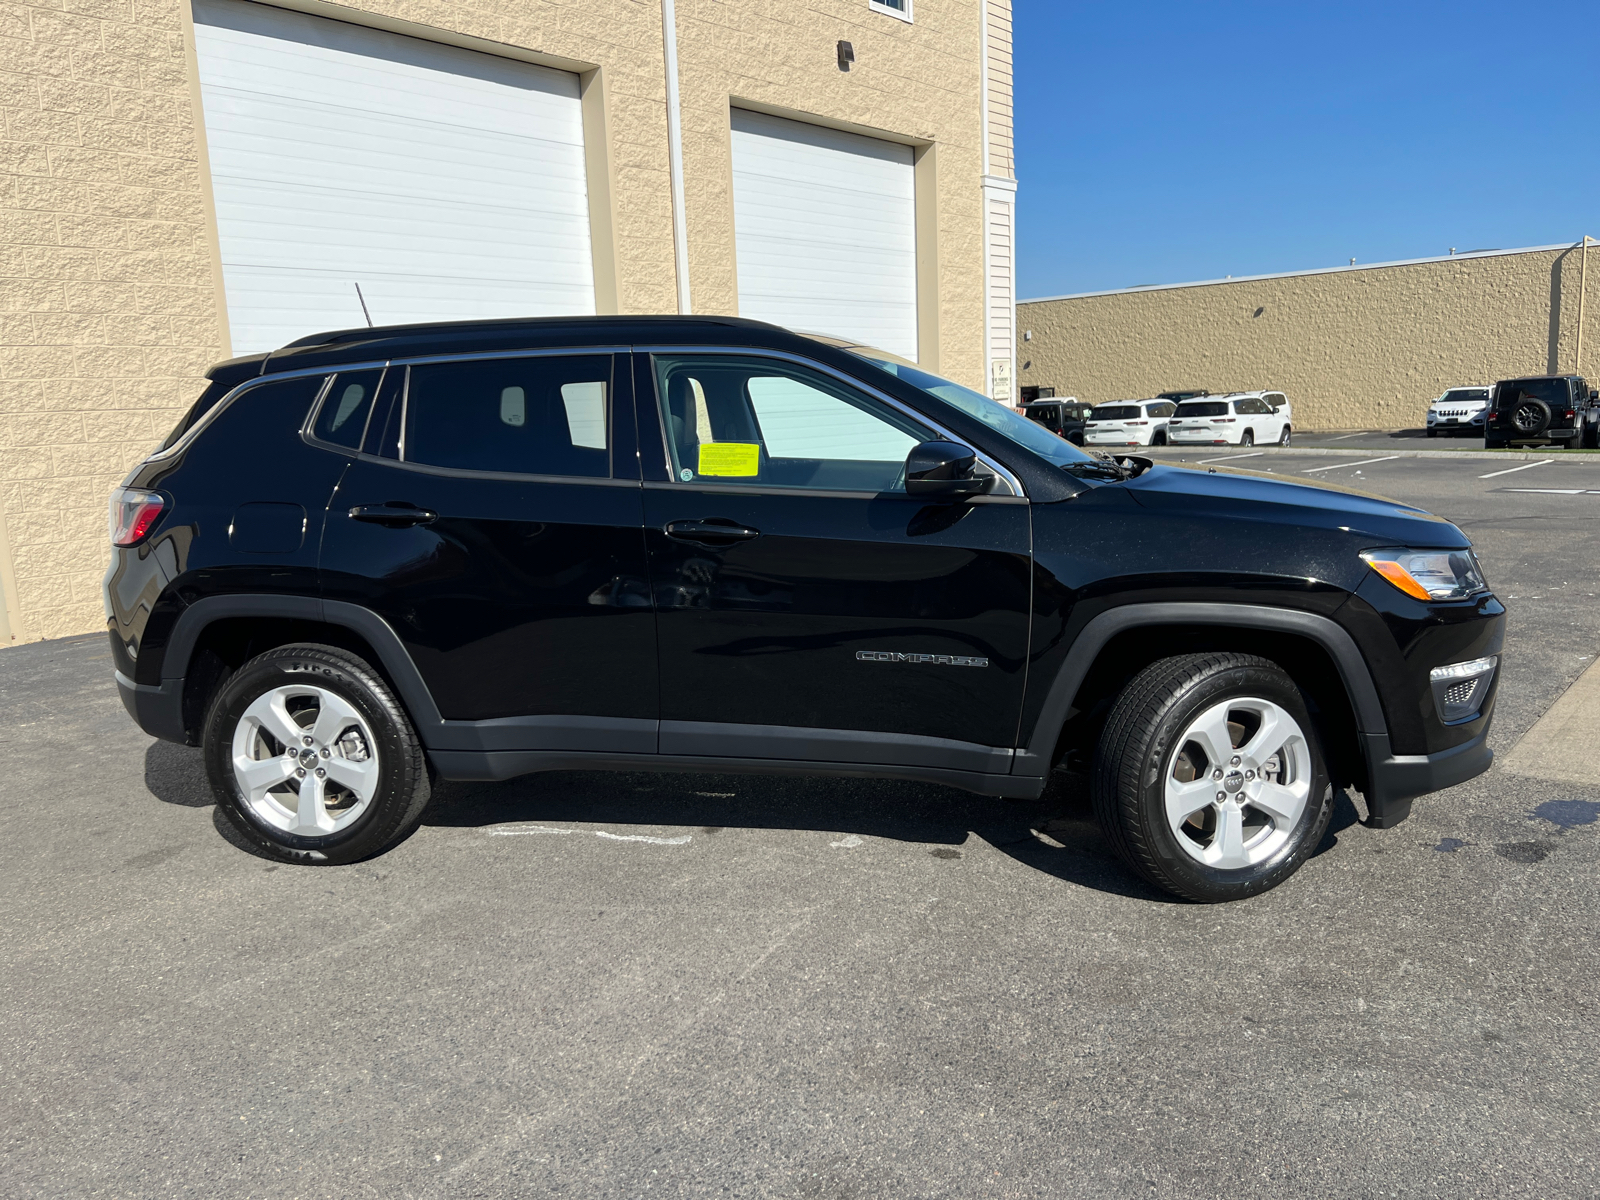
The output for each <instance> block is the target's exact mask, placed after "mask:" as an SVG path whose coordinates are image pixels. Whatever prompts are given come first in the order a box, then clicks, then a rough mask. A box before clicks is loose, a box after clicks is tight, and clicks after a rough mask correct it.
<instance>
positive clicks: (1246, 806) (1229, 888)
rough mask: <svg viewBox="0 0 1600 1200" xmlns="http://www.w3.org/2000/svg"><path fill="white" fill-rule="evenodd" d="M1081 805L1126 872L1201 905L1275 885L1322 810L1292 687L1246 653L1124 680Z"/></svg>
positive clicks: (1324, 817) (1301, 708)
mask: <svg viewBox="0 0 1600 1200" xmlns="http://www.w3.org/2000/svg"><path fill="white" fill-rule="evenodd" d="M1092 794H1093V797H1094V806H1095V815H1096V816H1097V817H1098V819H1099V821H1100V825H1101V827H1102V828H1103V829H1104V830H1105V833H1106V836H1107V837H1108V838H1109V839H1110V841H1111V843H1112V845H1113V846H1114V847H1115V848H1116V850H1117V852H1118V854H1119V855H1121V857H1122V858H1123V859H1124V860H1125V861H1126V862H1127V863H1128V865H1129V866H1130V867H1132V868H1133V869H1134V870H1135V871H1137V872H1138V873H1139V874H1140V875H1142V876H1143V877H1144V878H1145V879H1147V880H1148V881H1150V882H1151V883H1153V884H1155V885H1156V886H1157V887H1159V888H1162V889H1163V890H1165V891H1168V892H1171V893H1173V894H1174V895H1177V896H1181V897H1183V898H1184V899H1187V900H1194V901H1198V902H1201V903H1216V902H1218V901H1224V900H1242V899H1244V898H1245V897H1248V896H1254V895H1257V894H1258V893H1261V892H1264V891H1266V890H1267V889H1269V888H1272V887H1276V886H1277V885H1278V884H1280V883H1282V882H1283V881H1284V880H1285V879H1287V878H1288V877H1289V876H1290V875H1292V874H1294V872H1295V871H1297V870H1298V869H1299V868H1300V866H1301V864H1302V863H1304V862H1305V861H1306V859H1308V858H1309V857H1310V856H1311V854H1312V852H1313V851H1314V850H1315V849H1316V847H1317V843H1318V842H1320V841H1321V840H1322V835H1323V833H1324V832H1325V831H1326V830H1327V827H1328V820H1329V818H1330V817H1331V815H1332V812H1333V788H1332V786H1331V784H1330V782H1329V779H1328V774H1327V770H1326V768H1325V767H1324V765H1323V757H1322V747H1321V744H1320V741H1319V739H1318V737H1317V733H1316V729H1315V726H1314V725H1313V724H1312V722H1311V717H1310V714H1309V713H1308V712H1307V709H1306V705H1305V701H1304V700H1303V699H1302V697H1301V695H1300V690H1299V688H1297V687H1296V686H1295V684H1294V681H1293V680H1292V679H1290V678H1289V677H1288V675H1286V674H1285V673H1284V672H1283V670H1282V668H1280V667H1279V666H1278V665H1277V664H1276V663H1274V662H1271V661H1269V660H1268V659H1264V658H1259V657H1257V656H1255V655H1250V654H1236V653H1222V652H1213V653H1202V654H1183V655H1179V656H1177V657H1174V658H1166V659H1162V660H1160V661H1159V662H1155V663H1152V664H1151V665H1150V666H1148V667H1146V668H1145V669H1144V670H1143V671H1141V672H1140V673H1139V674H1138V675H1136V676H1134V678H1133V680H1132V681H1131V682H1130V683H1129V684H1128V685H1127V687H1125V688H1124V689H1123V690H1122V693H1121V695H1119V696H1118V697H1117V700H1116V703H1115V704H1114V705H1113V706H1112V709H1111V714H1110V716H1109V717H1108V718H1107V720H1106V725H1105V729H1104V731H1103V732H1102V734H1101V737H1100V743H1099V746H1098V748H1097V750H1096V753H1095V762H1094V768H1093V779H1092Z"/></svg>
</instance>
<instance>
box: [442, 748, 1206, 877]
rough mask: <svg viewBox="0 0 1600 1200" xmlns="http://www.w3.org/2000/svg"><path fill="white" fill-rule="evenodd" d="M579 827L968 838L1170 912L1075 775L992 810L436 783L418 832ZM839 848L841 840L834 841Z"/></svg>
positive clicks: (830, 787)
mask: <svg viewBox="0 0 1600 1200" xmlns="http://www.w3.org/2000/svg"><path fill="white" fill-rule="evenodd" d="M521 822H529V823H533V824H555V825H559V824H562V823H567V822H583V823H586V824H600V825H611V826H617V827H622V826H634V827H639V826H643V827H645V828H647V829H662V828H664V829H672V830H677V829H690V830H695V829H698V830H699V831H702V832H704V833H709V834H716V833H720V832H722V831H723V830H725V829H792V830H814V831H816V832H818V833H820V834H825V835H827V836H830V837H838V836H839V835H843V837H845V838H848V837H851V836H856V837H870V838H884V839H888V840H891V841H898V842H906V843H912V844H918V845H922V846H926V847H928V852H929V853H930V854H932V855H934V856H935V857H939V858H959V857H961V851H960V850H959V849H958V847H961V846H963V845H965V844H966V843H967V842H968V840H969V838H971V837H972V836H974V835H975V836H977V837H979V838H982V839H983V840H984V841H986V842H988V843H989V844H990V845H991V846H993V847H994V848H995V849H997V850H999V851H1000V852H1001V853H1003V854H1006V855H1008V856H1010V857H1011V858H1014V859H1016V860H1017V861H1018V862H1020V863H1023V864H1025V865H1027V866H1029V867H1032V868H1034V869H1035V870H1038V871H1041V872H1043V873H1045V874H1047V875H1053V876H1055V877H1056V878H1058V879H1061V880H1063V881H1065V882H1068V883H1073V884H1077V885H1079V886H1081V887H1088V888H1093V889H1094V890H1096V891H1102V892H1109V893H1113V894H1116V895H1121V896H1128V897H1132V898H1136V899H1140V900H1149V901H1152V902H1155V903H1162V904H1170V903H1176V901H1174V900H1173V898H1172V897H1170V896H1168V895H1166V894H1165V893H1164V892H1161V891H1159V890H1157V889H1155V888H1153V887H1151V886H1149V885H1148V884H1146V883H1144V881H1143V880H1141V879H1139V878H1138V877H1137V876H1136V875H1134V874H1133V873H1132V872H1131V871H1129V870H1127V869H1126V868H1125V867H1124V866H1123V865H1122V864H1121V863H1120V862H1119V861H1118V860H1117V859H1116V857H1115V855H1114V854H1113V852H1112V850H1111V848H1110V846H1109V845H1107V844H1106V842H1105V839H1104V838H1103V837H1102V836H1101V833H1100V830H1099V827H1098V826H1097V825H1096V824H1095V821H1094V815H1093V813H1092V812H1091V811H1090V808H1089V797H1088V788H1087V786H1086V780H1085V779H1084V777H1082V776H1076V775H1066V774H1063V773H1058V774H1057V775H1056V776H1055V777H1054V778H1053V779H1052V780H1051V782H1050V786H1049V787H1047V788H1046V790H1045V792H1044V794H1043V795H1042V796H1040V797H1039V799H1037V800H1023V801H1013V800H1001V799H996V798H993V797H987V796H977V795H973V794H970V793H967V792H962V791H958V790H956V789H954V788H946V787H940V786H937V785H934V784H921V783H911V782H905V781H901V780H884V779H871V780H869V779H850V778H817V777H800V776H797V777H790V776H781V775H690V774H665V775H653V774H633V773H628V774H624V773H612V772H589V771H584V772H550V773H546V774H540V775H528V776H523V777H522V778H520V779H510V780H506V781H504V782H502V783H440V784H438V785H437V787H436V789H435V793H434V800H433V803H432V804H431V805H430V806H429V808H428V811H427V812H426V813H425V814H424V815H423V819H422V823H423V824H424V825H433V826H446V827H457V828H461V827H467V828H477V827H486V826H497V825H511V824H517V823H521ZM841 840H842V839H841Z"/></svg>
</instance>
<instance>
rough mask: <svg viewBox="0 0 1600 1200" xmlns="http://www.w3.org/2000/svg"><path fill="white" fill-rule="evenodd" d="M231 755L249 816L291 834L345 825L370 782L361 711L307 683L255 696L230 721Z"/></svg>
mask: <svg viewBox="0 0 1600 1200" xmlns="http://www.w3.org/2000/svg"><path fill="white" fill-rule="evenodd" d="M231 759H232V763H233V775H234V779H235V780H236V781H237V782H238V785H239V792H240V794H241V795H242V796H243V797H244V802H245V804H246V805H247V806H248V807H249V809H250V811H251V813H252V814H253V815H254V816H255V818H256V819H257V820H259V821H261V822H262V823H263V824H265V825H268V826H270V827H271V828H273V829H276V830H278V831H280V832H283V833H288V834H293V835H295V836H296V837H326V836H328V835H329V834H332V833H337V832H339V831H340V830H342V829H347V828H349V827H350V826H351V825H353V824H354V823H355V822H356V821H357V820H359V819H360V817H361V815H362V813H364V812H365V811H366V810H367V808H368V806H369V805H370V804H371V803H372V799H373V797H374V796H375V795H376V794H377V790H378V776H379V769H378V755H377V741H376V739H375V738H374V737H373V735H372V729H371V727H370V726H369V725H368V724H367V721H366V719H365V718H364V717H363V716H362V715H361V714H360V713H359V712H358V711H356V709H355V707H354V706H353V705H351V704H350V702H349V701H348V700H346V699H344V697H342V696H339V695H337V694H336V693H334V692H331V691H329V690H328V689H327V688H321V687H316V686H314V685H310V684H291V685H289V686H287V687H276V688H273V689H272V690H270V691H268V692H264V693H262V694H261V695H260V696H258V697H257V698H256V699H255V700H254V701H253V702H252V703H251V704H250V706H249V707H248V708H246V709H245V711H244V713H243V715H242V716H241V717H240V718H239V723H238V724H237V725H236V726H235V727H234V732H233V747H232V755H231Z"/></svg>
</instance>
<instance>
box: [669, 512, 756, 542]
mask: <svg viewBox="0 0 1600 1200" xmlns="http://www.w3.org/2000/svg"><path fill="white" fill-rule="evenodd" d="M664 528H665V530H666V534H667V536H668V537H671V538H677V539H678V540H679V541H680V542H699V543H700V544H702V545H705V546H729V545H732V544H733V543H734V542H748V541H749V540H750V539H751V538H758V537H760V536H761V531H760V530H759V529H751V528H749V527H748V526H746V525H740V524H739V523H738V522H736V521H729V520H727V519H726V518H723V517H707V518H706V519H705V520H704V521H668V522H667V523H666V525H665V526H664Z"/></svg>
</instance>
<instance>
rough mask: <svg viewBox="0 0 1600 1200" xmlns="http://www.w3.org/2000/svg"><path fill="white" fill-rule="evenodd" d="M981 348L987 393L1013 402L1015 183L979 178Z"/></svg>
mask: <svg viewBox="0 0 1600 1200" xmlns="http://www.w3.org/2000/svg"><path fill="white" fill-rule="evenodd" d="M982 183H983V348H984V367H985V373H986V375H987V377H988V378H987V382H988V388H987V392H988V395H989V397H990V398H991V399H993V400H997V401H999V402H1000V403H1002V404H1015V403H1016V398H1017V382H1016V381H1017V203H1016V201H1017V181H1016V180H1015V179H1011V178H1008V177H1006V176H1004V175H985V176H983V180H982Z"/></svg>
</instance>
